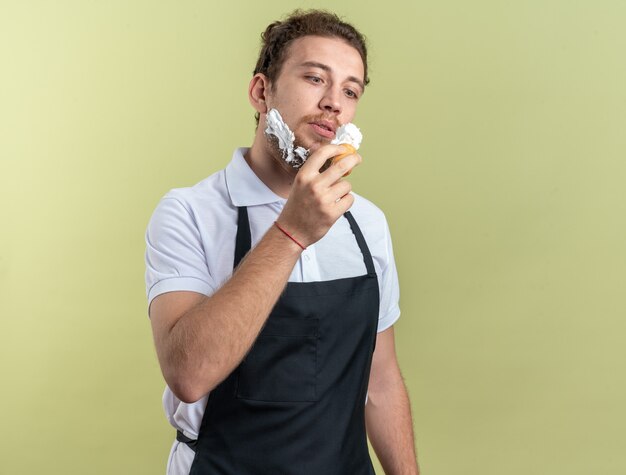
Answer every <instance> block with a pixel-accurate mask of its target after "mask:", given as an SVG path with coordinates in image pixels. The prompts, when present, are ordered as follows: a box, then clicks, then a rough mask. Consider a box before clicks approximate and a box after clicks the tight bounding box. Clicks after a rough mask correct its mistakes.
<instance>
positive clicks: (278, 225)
mask: <svg viewBox="0 0 626 475" xmlns="http://www.w3.org/2000/svg"><path fill="white" fill-rule="evenodd" d="M274 224H275V225H276V227H277V228H278V229H280V230H281V231H282V232H283V233H284V234H285V236H287V237H288V238H289V239H291V240H292V241H293V242H295V243H296V244H297V245H298V246H300V247H301V248H302V250H303V251H304V250H306V247H304V246H303V245H302V244H300V243H299V242H298V241H297V240H296V238H295V237H293V236H292V235H291V234H289V233H288V232H287V231H285V230H284V229H283V228H281V227H280V224H278V221H274Z"/></svg>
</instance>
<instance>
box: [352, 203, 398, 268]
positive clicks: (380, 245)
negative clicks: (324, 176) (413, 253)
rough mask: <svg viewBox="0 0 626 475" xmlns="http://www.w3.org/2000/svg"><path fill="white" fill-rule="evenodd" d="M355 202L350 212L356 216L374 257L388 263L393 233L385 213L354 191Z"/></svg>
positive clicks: (382, 262)
mask: <svg viewBox="0 0 626 475" xmlns="http://www.w3.org/2000/svg"><path fill="white" fill-rule="evenodd" d="M353 195H354V204H353V205H352V207H351V208H350V213H351V214H352V216H354V219H355V220H356V222H357V224H358V225H359V228H360V229H361V232H362V233H363V237H364V238H365V241H366V242H367V245H368V246H369V247H370V250H371V252H372V255H373V256H374V258H375V259H376V258H378V259H380V262H381V265H382V266H385V265H387V264H388V261H389V259H390V254H389V248H390V246H391V235H390V232H389V225H388V224H387V218H386V216H385V213H384V212H383V211H382V210H381V209H380V208H379V207H378V206H376V205H375V204H374V203H372V202H371V201H370V200H368V199H367V198H364V197H363V196H361V195H359V194H357V193H353Z"/></svg>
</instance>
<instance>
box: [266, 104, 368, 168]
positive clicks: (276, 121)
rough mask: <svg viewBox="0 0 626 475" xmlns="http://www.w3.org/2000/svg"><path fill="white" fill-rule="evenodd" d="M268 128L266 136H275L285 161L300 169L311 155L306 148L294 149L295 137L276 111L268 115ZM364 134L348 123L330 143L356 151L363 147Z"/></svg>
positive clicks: (271, 111)
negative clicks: (349, 147) (349, 146)
mask: <svg viewBox="0 0 626 475" xmlns="http://www.w3.org/2000/svg"><path fill="white" fill-rule="evenodd" d="M266 122H267V127H266V128H265V135H267V136H274V137H276V139H277V141H278V148H279V149H280V150H281V152H282V154H283V160H285V162H287V163H288V164H289V165H291V166H292V167H294V168H300V167H301V166H302V165H303V164H304V162H306V159H307V158H308V157H309V154H310V153H311V152H310V150H307V149H306V148H304V147H296V148H295V149H294V141H295V139H296V137H295V135H294V134H293V132H292V131H291V129H290V128H289V126H288V125H287V124H286V123H285V121H284V120H283V118H282V116H281V115H280V113H279V112H278V110H276V109H270V110H269V111H268V112H267V115H266ZM362 140H363V134H361V131H360V130H359V129H358V127H357V126H356V125H354V124H352V123H347V124H344V125H342V126H341V127H339V128H338V129H337V131H336V133H335V138H334V139H333V140H332V141H331V142H330V143H331V144H333V145H340V144H344V143H345V144H349V145H352V146H353V147H354V148H355V149H357V150H358V148H359V147H360V146H361V141H362Z"/></svg>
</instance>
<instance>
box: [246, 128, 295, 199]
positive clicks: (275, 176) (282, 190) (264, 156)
mask: <svg viewBox="0 0 626 475" xmlns="http://www.w3.org/2000/svg"><path fill="white" fill-rule="evenodd" d="M244 158H245V159H246V162H248V165H249V166H250V168H252V171H253V172H254V173H255V175H256V176H257V177H259V179H260V180H261V181H262V182H263V183H265V185H266V186H267V187H268V188H269V189H270V190H272V191H273V192H274V193H276V194H277V195H278V196H280V197H281V198H288V197H289V192H290V191H291V185H292V184H293V179H294V177H295V176H296V173H297V170H296V169H295V168H293V167H291V166H290V165H289V164H287V163H285V162H283V161H282V160H279V159H278V158H276V157H274V156H273V154H272V149H271V148H270V146H269V144H268V143H267V140H266V139H265V137H264V136H259V134H257V135H256V137H255V140H254V143H253V144H252V147H250V150H249V151H248V153H246V154H245V156H244Z"/></svg>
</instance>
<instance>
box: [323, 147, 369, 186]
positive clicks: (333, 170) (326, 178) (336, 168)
mask: <svg viewBox="0 0 626 475" xmlns="http://www.w3.org/2000/svg"><path fill="white" fill-rule="evenodd" d="M362 161H363V159H362V158H361V155H359V154H358V153H354V154H352V155H348V156H346V157H344V158H342V159H341V160H336V161H335V162H334V163H333V164H332V165H331V166H330V167H328V168H327V169H326V170H324V172H323V173H322V174H321V175H320V178H319V179H320V183H321V184H322V185H325V186H330V185H332V184H333V183H335V182H336V181H337V180H339V179H341V177H343V176H346V175H348V174H349V173H350V172H351V171H352V169H353V168H354V167H356V166H358V165H359V164H360V163H361V162H362Z"/></svg>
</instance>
